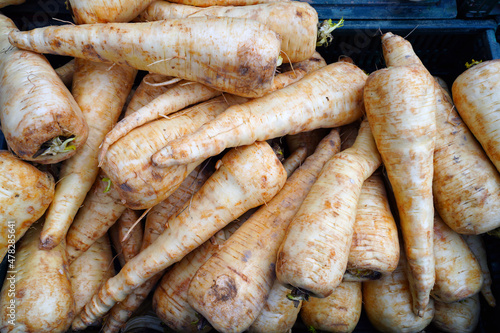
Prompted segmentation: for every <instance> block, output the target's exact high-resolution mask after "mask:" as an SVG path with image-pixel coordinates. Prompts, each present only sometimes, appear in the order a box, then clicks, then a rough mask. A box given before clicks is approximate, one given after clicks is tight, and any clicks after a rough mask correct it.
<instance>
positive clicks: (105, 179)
mask: <svg viewBox="0 0 500 333" xmlns="http://www.w3.org/2000/svg"><path fill="white" fill-rule="evenodd" d="M102 181H103V182H106V183H108V184H107V185H106V188H105V189H104V193H108V192H109V191H110V190H111V184H112V183H111V179H109V178H108V177H104V178H103V179H102Z"/></svg>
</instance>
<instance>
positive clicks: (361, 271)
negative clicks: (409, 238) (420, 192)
mask: <svg viewBox="0 0 500 333" xmlns="http://www.w3.org/2000/svg"><path fill="white" fill-rule="evenodd" d="M348 260H349V261H348V262H347V271H348V272H349V273H350V274H352V275H355V276H359V275H361V276H366V275H368V276H369V277H372V278H375V277H377V276H378V277H379V276H380V274H388V273H391V272H392V271H394V270H395V269H396V267H397V266H398V262H399V238H398V231H397V228H396V223H395V221H394V217H393V216H392V213H391V209H390V207H389V201H388V199H387V193H386V190H385V186H384V181H383V179H382V175H381V174H380V173H379V172H376V173H374V174H373V175H372V176H370V177H369V178H368V179H367V180H365V182H364V183H363V187H362V188H361V194H360V197H359V201H358V208H357V211H356V221H355V222H354V233H353V236H352V243H351V249H350V251H349V259H348Z"/></svg>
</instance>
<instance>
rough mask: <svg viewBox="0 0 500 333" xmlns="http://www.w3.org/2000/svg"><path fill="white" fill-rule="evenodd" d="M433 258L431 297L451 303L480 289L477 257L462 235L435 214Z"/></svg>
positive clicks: (481, 276) (479, 270)
mask: <svg viewBox="0 0 500 333" xmlns="http://www.w3.org/2000/svg"><path fill="white" fill-rule="evenodd" d="M434 258H435V268H436V282H435V284H434V288H433V289H432V292H431V295H432V297H434V298H435V299H437V300H439V301H442V302H445V303H452V302H456V301H460V300H462V299H465V298H468V297H471V296H473V295H475V294H477V293H478V292H479V291H480V290H481V287H482V285H483V274H482V272H481V267H480V266H479V263H478V261H477V260H476V257H475V256H474V254H473V253H472V251H471V250H470V249H469V246H467V243H466V242H465V241H464V240H463V239H462V237H460V235H459V234H457V233H456V232H454V231H453V230H451V229H450V228H449V227H448V226H447V225H446V224H445V223H444V222H443V220H441V218H440V217H439V216H438V215H435V216H434Z"/></svg>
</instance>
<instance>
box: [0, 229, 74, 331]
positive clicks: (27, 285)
mask: <svg viewBox="0 0 500 333" xmlns="http://www.w3.org/2000/svg"><path fill="white" fill-rule="evenodd" d="M42 223H43V222H42V221H39V222H38V223H36V224H34V225H33V226H32V227H31V228H30V229H29V230H28V231H27V232H26V234H25V235H24V237H23V239H22V240H21V243H20V244H18V247H17V249H16V256H15V257H16V259H15V260H14V261H13V262H10V264H13V265H14V266H11V267H10V270H14V273H13V272H10V273H8V274H7V278H6V279H5V282H4V284H3V287H2V292H1V294H0V309H1V310H0V331H1V332H5V333H7V332H9V333H10V332H12V333H13V332H16V333H30V332H37V333H49V332H51V333H58V332H59V333H62V332H66V330H67V329H68V328H69V326H70V324H71V321H72V320H73V317H74V316H75V301H74V299H73V292H72V290H71V282H70V278H69V273H68V268H67V267H68V262H67V261H66V252H65V243H64V241H62V242H61V243H60V244H59V245H58V246H56V247H55V248H53V249H52V250H49V251H47V250H40V249H39V248H38V244H39V238H40V232H41V231H42Z"/></svg>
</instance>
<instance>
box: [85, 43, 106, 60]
mask: <svg viewBox="0 0 500 333" xmlns="http://www.w3.org/2000/svg"><path fill="white" fill-rule="evenodd" d="M82 53H83V54H84V55H86V56H88V57H89V58H94V59H99V60H100V61H104V62H105V61H106V60H105V59H103V58H102V57H101V56H100V55H99V54H98V53H97V52H96V50H95V49H94V46H93V45H92V44H86V45H85V46H84V47H83V49H82Z"/></svg>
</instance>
